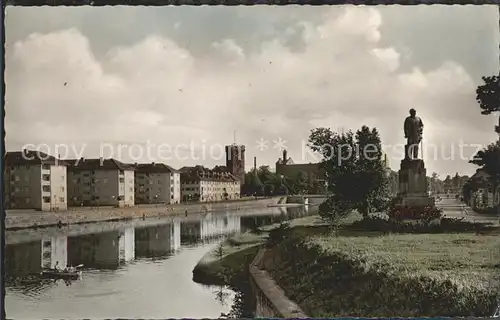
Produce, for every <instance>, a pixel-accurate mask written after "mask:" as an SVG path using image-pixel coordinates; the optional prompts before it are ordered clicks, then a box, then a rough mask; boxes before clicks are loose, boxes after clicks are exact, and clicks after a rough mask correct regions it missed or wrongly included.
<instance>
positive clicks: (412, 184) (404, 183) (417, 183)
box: [394, 159, 439, 222]
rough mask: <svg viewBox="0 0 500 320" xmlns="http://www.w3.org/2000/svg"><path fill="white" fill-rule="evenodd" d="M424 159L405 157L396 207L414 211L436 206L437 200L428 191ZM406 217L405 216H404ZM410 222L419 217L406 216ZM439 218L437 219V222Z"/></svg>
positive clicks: (400, 172)
mask: <svg viewBox="0 0 500 320" xmlns="http://www.w3.org/2000/svg"><path fill="white" fill-rule="evenodd" d="M426 176H427V175H426V170H425V165H424V161H423V160H422V159H413V160H410V159H404V160H402V161H401V168H400V170H399V193H398V196H397V197H396V199H395V201H394V209H401V211H402V212H404V211H406V210H404V209H405V208H406V209H407V210H408V209H411V211H413V212H416V213H418V212H424V210H425V209H426V208H435V200H434V198H433V197H429V196H428V193H427V177H426ZM403 218H404V217H403ZM404 220H405V221H408V222H416V221H419V218H417V217H412V218H408V219H406V218H404ZM438 220H439V219H437V222H439V221H438Z"/></svg>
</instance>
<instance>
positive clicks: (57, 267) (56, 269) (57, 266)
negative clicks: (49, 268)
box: [54, 261, 62, 272]
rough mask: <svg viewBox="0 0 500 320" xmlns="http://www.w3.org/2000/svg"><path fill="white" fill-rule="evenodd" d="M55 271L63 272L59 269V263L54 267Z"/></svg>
mask: <svg viewBox="0 0 500 320" xmlns="http://www.w3.org/2000/svg"><path fill="white" fill-rule="evenodd" d="M54 270H55V271H57V272H61V271H62V270H61V268H60V267H59V261H56V264H55V265H54Z"/></svg>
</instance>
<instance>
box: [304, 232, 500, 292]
mask: <svg viewBox="0 0 500 320" xmlns="http://www.w3.org/2000/svg"><path fill="white" fill-rule="evenodd" d="M309 242H310V243H311V244H317V245H319V246H320V247H321V248H323V249H325V250H326V251H327V252H343V253H346V254H349V255H352V256H363V257H365V258H366V261H367V264H368V265H367V267H372V266H370V264H372V265H374V264H377V263H387V264H388V265H390V266H391V267H392V268H393V269H392V270H388V271H390V272H392V273H394V274H397V275H399V276H407V277H419V276H429V277H432V278H435V279H436V280H446V279H448V280H450V281H452V282H453V283H456V284H459V285H467V286H470V285H474V286H478V287H482V286H485V285H491V284H492V283H491V281H492V279H493V277H496V276H498V274H499V273H500V237H499V236H498V235H475V234H399V235H379V236H354V237H349V236H341V237H331V236H324V235H323V236H322V235H320V236H313V237H310V238H309Z"/></svg>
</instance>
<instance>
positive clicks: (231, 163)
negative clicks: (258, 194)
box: [226, 144, 245, 185]
mask: <svg viewBox="0 0 500 320" xmlns="http://www.w3.org/2000/svg"><path fill="white" fill-rule="evenodd" d="M226 169H227V172H229V173H230V174H232V175H233V176H234V177H236V178H238V179H239V180H240V184H241V185H244V184H245V146H243V145H236V144H233V145H229V146H226Z"/></svg>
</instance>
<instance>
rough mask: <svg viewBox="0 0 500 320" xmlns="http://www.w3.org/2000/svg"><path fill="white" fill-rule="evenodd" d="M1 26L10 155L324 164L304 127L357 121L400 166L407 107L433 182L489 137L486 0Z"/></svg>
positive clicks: (42, 11) (48, 12)
mask: <svg viewBox="0 0 500 320" xmlns="http://www.w3.org/2000/svg"><path fill="white" fill-rule="evenodd" d="M5 27H6V60H5V61H6V73H5V77H6V78H5V82H6V96H5V98H6V118H5V123H6V147H7V150H8V151H12V150H20V149H21V148H22V147H27V148H29V149H35V150H41V151H44V152H49V153H51V154H53V155H60V156H61V158H79V157H82V156H83V157H87V158H90V157H99V156H103V157H114V158H116V159H119V160H122V161H125V162H164V163H167V164H169V165H171V166H173V167H175V168H180V167H182V166H185V165H194V164H202V165H205V166H208V167H212V166H214V165H217V164H224V155H223V153H222V151H223V149H222V148H223V146H224V145H226V144H231V143H233V142H235V141H236V142H237V143H238V144H244V145H245V146H246V152H245V156H246V167H247V169H249V168H250V167H252V166H253V157H256V158H257V165H259V166H260V165H270V166H271V168H274V163H275V162H276V160H277V159H278V157H280V156H281V154H282V150H283V148H286V149H287V150H288V155H289V156H291V157H292V159H293V160H294V162H295V163H308V162H315V161H318V160H319V158H318V157H317V156H315V155H314V154H312V153H311V152H310V151H309V149H308V148H307V138H308V136H309V132H310V130H311V129H313V128H317V127H330V128H332V129H333V130H336V131H342V130H344V131H347V130H350V129H351V130H357V129H359V128H360V127H361V126H362V125H367V126H369V127H370V128H372V127H376V128H377V129H378V130H379V132H380V135H381V139H382V142H383V144H384V150H385V152H386V153H387V155H388V158H389V163H390V165H391V167H392V168H393V169H395V170H398V169H399V163H400V159H401V149H402V146H403V144H404V143H405V139H404V134H403V121H404V119H405V117H406V116H407V115H408V110H409V109H410V108H415V109H416V110H417V115H418V116H420V117H421V118H422V120H423V123H424V138H423V147H424V152H423V158H424V160H425V164H426V168H427V172H428V174H429V175H430V173H431V172H437V173H438V174H440V175H441V176H442V177H444V176H446V175H447V174H451V175H453V174H455V172H459V173H460V174H472V173H474V171H475V169H476V168H475V167H474V166H473V165H471V164H468V161H467V160H468V158H470V157H471V156H472V155H473V154H474V153H475V151H476V150H477V148H478V147H481V145H484V144H488V143H490V142H493V141H494V140H495V139H497V138H498V137H497V135H496V134H495V133H494V128H493V127H494V125H495V124H496V123H497V122H498V120H497V118H496V116H495V115H491V116H484V115H481V114H480V109H479V106H478V104H477V102H476V101H475V89H476V87H477V86H478V85H479V84H481V81H482V80H481V77H482V76H489V75H494V74H498V71H499V49H498V43H499V30H498V29H499V27H498V9H497V7H495V6H469V5H467V6H458V5H457V6H438V5H433V6H377V7H364V6H357V7H356V6H331V7H326V6H325V7H305V6H304V7H301V6H283V7H278V6H259V7H243V6H242V7H221V6H217V7H206V6H205V7H188V6H181V7H125V6H109V7H98V8H92V7H36V8H29V7H7V9H6V22H5ZM120 146H121V147H120Z"/></svg>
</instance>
